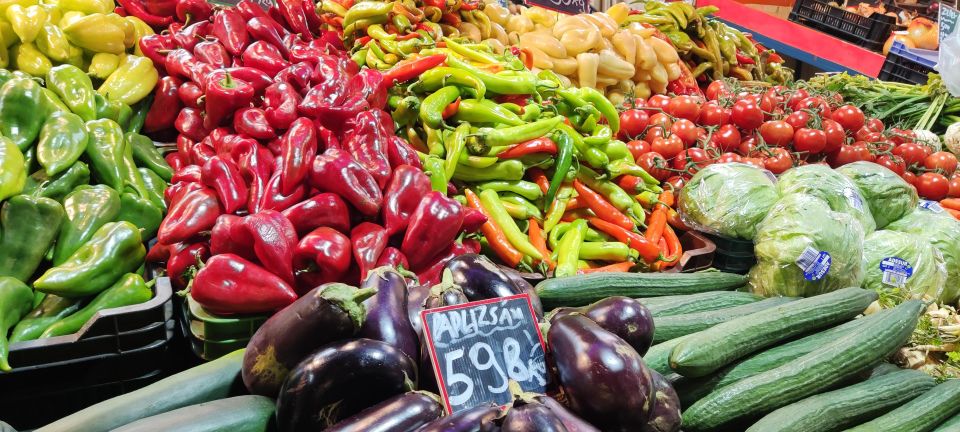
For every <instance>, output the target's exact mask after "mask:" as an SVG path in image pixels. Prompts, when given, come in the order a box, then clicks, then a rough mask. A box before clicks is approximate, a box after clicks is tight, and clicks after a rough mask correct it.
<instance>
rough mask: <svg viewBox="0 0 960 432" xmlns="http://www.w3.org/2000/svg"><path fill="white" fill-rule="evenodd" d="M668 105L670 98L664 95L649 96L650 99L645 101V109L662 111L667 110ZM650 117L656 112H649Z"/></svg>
mask: <svg viewBox="0 0 960 432" xmlns="http://www.w3.org/2000/svg"><path fill="white" fill-rule="evenodd" d="M668 105H670V97H669V96H664V95H653V96H650V99H647V107H649V108H657V109H661V110H663V111H666V110H667V106H668ZM650 111H651V115H653V114H654V113H656V110H650Z"/></svg>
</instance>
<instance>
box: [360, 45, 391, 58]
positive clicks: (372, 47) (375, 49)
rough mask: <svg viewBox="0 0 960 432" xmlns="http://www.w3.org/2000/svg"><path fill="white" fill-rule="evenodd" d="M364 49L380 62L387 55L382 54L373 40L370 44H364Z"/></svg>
mask: <svg viewBox="0 0 960 432" xmlns="http://www.w3.org/2000/svg"><path fill="white" fill-rule="evenodd" d="M365 47H366V48H367V49H369V50H370V52H372V53H373V54H374V55H375V56H377V58H378V59H380V60H383V57H384V56H386V55H387V53H385V52H383V48H382V47H381V46H380V44H378V43H377V41H375V40H372V41H370V43H368V44H366V45H365Z"/></svg>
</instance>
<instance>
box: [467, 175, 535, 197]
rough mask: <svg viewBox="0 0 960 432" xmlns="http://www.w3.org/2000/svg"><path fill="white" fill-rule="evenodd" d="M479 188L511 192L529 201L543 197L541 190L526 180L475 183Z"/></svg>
mask: <svg viewBox="0 0 960 432" xmlns="http://www.w3.org/2000/svg"><path fill="white" fill-rule="evenodd" d="M477 187H478V188H479V189H480V190H486V189H492V190H495V191H497V192H513V193H515V194H517V195H520V196H522V197H524V198H526V199H528V200H530V201H536V200H538V199H540V198H543V191H541V190H540V186H537V184H536V183H532V182H528V181H523V180H519V181H492V182H486V183H482V184H479V185H477Z"/></svg>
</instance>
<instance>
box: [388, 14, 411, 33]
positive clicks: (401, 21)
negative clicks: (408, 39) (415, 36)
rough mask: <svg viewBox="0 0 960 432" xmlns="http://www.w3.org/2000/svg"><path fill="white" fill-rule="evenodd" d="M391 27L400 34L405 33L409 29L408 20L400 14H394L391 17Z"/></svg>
mask: <svg viewBox="0 0 960 432" xmlns="http://www.w3.org/2000/svg"><path fill="white" fill-rule="evenodd" d="M392 22H393V26H394V27H396V28H397V31H398V32H400V33H406V32H407V30H408V29H409V28H410V27H411V24H410V18H407V17H406V16H404V15H401V14H395V15H394V16H393V20H392Z"/></svg>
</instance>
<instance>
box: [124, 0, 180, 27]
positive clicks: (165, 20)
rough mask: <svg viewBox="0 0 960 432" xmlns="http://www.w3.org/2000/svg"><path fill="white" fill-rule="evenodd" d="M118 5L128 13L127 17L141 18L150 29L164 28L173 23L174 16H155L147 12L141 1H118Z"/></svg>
mask: <svg viewBox="0 0 960 432" xmlns="http://www.w3.org/2000/svg"><path fill="white" fill-rule="evenodd" d="M117 4H119V5H120V7H121V8H123V11H124V12H126V14H127V15H132V16H135V17H137V18H139V19H140V20H141V21H143V22H145V23H146V24H147V25H149V26H150V27H153V28H164V27H166V26H168V25H170V24H171V23H173V17H172V16H169V15H167V16H157V15H154V14H153V13H152V12H150V11H147V9H146V8H145V7H144V4H143V3H142V2H141V1H140V0H118V1H117Z"/></svg>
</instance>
